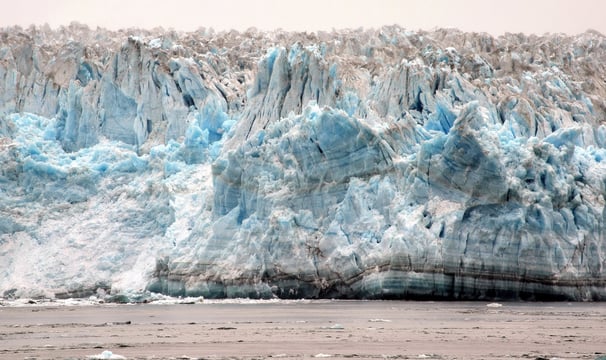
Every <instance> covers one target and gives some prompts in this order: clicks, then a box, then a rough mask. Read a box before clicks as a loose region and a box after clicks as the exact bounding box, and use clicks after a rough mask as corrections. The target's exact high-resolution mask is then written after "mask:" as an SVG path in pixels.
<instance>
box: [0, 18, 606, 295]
mask: <svg viewBox="0 0 606 360" xmlns="http://www.w3.org/2000/svg"><path fill="white" fill-rule="evenodd" d="M0 34H1V36H0V113H1V114H2V117H1V122H0V164H1V167H0V264H2V265H1V266H0V295H2V296H3V297H5V298H23V297H34V298H36V297H47V298H69V297H89V296H98V297H99V298H104V297H105V296H107V295H108V294H111V295H116V296H118V295H120V294H125V295H124V296H126V295H128V294H130V295H132V294H137V293H146V292H147V293H149V292H155V293H163V294H167V295H172V296H190V297H198V296H204V297H205V298H222V297H251V298H272V297H281V298H371V299H374V298H436V299H531V300H532V299H536V300H541V299H549V300H552V299H566V300H604V299H606V271H605V269H604V268H605V265H606V264H605V259H606V239H605V230H606V225H605V217H606V212H605V201H604V195H605V191H606V189H605V187H606V162H605V159H606V126H605V125H604V121H605V119H606V39H605V37H604V36H603V35H601V34H599V33H597V32H594V31H588V32H585V33H583V34H580V35H577V36H564V35H545V36H534V35H531V36H526V35H521V34H506V35H504V36H501V37H498V38H494V37H491V36H489V35H487V34H476V33H464V32H459V31H456V30H436V31H432V32H425V31H418V32H413V31H408V30H405V29H402V28H399V27H384V28H381V29H378V30H347V31H345V30H344V31H335V32H319V33H289V32H281V31H277V32H267V33H264V32H258V31H256V30H249V31H247V32H244V33H238V32H235V31H232V32H221V33H216V32H214V31H212V30H208V29H201V30H199V31H196V32H191V33H178V32H174V31H163V30H161V29H156V30H153V31H145V30H132V29H131V30H124V31H118V32H112V31H108V30H104V29H96V30H90V29H88V28H87V27H85V26H82V25H78V24H72V25H71V26H69V27H62V28H59V29H58V30H51V29H50V28H48V27H42V28H37V27H30V28H28V29H25V30H24V29H21V28H18V27H15V28H7V29H3V30H1V31H0ZM125 298H126V299H128V297H125Z"/></svg>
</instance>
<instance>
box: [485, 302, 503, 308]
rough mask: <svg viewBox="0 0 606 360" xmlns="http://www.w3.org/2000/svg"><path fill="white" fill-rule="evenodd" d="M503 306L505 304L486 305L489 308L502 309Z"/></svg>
mask: <svg viewBox="0 0 606 360" xmlns="http://www.w3.org/2000/svg"><path fill="white" fill-rule="evenodd" d="M502 306H503V304H499V303H490V304H486V307H489V308H500V307H502Z"/></svg>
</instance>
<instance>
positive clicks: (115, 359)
mask: <svg viewBox="0 0 606 360" xmlns="http://www.w3.org/2000/svg"><path fill="white" fill-rule="evenodd" d="M87 358H88V359H113V360H120V359H126V358H125V357H124V356H122V355H118V354H114V353H112V352H111V351H109V350H105V351H103V352H102V353H101V354H97V355H89V356H87Z"/></svg>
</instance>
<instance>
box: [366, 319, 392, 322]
mask: <svg viewBox="0 0 606 360" xmlns="http://www.w3.org/2000/svg"><path fill="white" fill-rule="evenodd" d="M368 322H391V320H388V319H369V320H368Z"/></svg>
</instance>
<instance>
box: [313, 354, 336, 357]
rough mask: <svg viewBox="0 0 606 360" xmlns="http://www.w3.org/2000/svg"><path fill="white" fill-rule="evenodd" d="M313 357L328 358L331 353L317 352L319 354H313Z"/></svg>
mask: <svg viewBox="0 0 606 360" xmlns="http://www.w3.org/2000/svg"><path fill="white" fill-rule="evenodd" d="M314 357H316V358H329V357H332V355H330V354H322V353H319V354H316V355H314Z"/></svg>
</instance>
